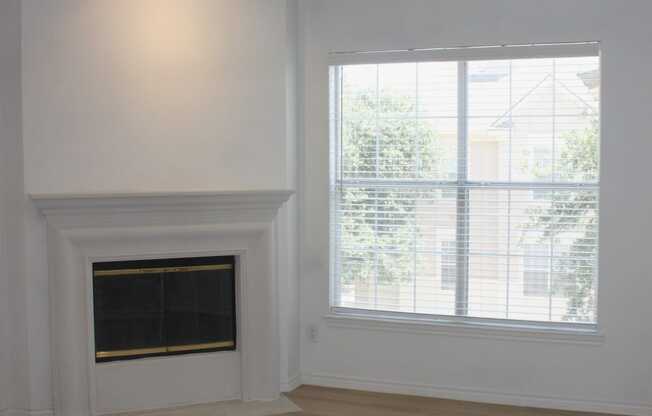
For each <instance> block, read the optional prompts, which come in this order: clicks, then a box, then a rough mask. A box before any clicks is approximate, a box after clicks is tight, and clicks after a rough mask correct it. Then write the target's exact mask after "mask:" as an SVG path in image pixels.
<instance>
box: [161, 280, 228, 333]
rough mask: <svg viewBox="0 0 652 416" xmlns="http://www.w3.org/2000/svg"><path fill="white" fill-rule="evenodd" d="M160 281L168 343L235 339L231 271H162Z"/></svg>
mask: <svg viewBox="0 0 652 416" xmlns="http://www.w3.org/2000/svg"><path fill="white" fill-rule="evenodd" d="M164 284H165V293H166V296H165V305H164V308H165V317H166V321H167V323H166V326H167V327H166V337H167V338H166V341H167V344H168V345H170V346H183V345H193V344H209V343H216V342H227V341H232V340H233V339H234V338H235V315H234V313H233V310H234V302H235V300H234V293H235V290H234V287H233V285H234V279H233V273H232V272H231V270H211V271H192V272H186V273H166V274H165V277H164Z"/></svg>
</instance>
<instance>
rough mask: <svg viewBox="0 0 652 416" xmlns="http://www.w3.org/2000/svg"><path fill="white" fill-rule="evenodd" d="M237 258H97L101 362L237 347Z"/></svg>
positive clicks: (95, 291) (95, 296) (97, 335)
mask: <svg viewBox="0 0 652 416" xmlns="http://www.w3.org/2000/svg"><path fill="white" fill-rule="evenodd" d="M235 296H236V294H235V258H234V257H233V256H216V257H190V258H175V259H156V260H126V261H115V262H102V263H94V264H93V309H94V324H95V328H94V329H95V359H96V362H105V361H114V360H128V359H134V358H142V357H152V356H163V355H176V354H190V353H193V352H206V351H226V350H235V348H236V303H235Z"/></svg>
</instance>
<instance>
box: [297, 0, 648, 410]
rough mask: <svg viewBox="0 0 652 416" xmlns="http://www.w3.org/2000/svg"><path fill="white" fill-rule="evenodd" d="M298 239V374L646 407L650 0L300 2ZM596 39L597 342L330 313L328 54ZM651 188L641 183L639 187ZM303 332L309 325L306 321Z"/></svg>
mask: <svg viewBox="0 0 652 416" xmlns="http://www.w3.org/2000/svg"><path fill="white" fill-rule="evenodd" d="M301 5H302V7H301V11H302V14H303V18H304V25H305V28H304V33H303V36H305V38H304V47H303V50H302V53H303V58H304V59H303V68H302V71H303V72H304V78H305V79H304V82H303V86H304V91H303V100H304V101H305V107H304V111H305V114H304V115H305V117H304V123H305V126H304V130H303V134H304V135H305V142H304V144H303V147H304V148H303V153H302V157H303V170H304V175H303V185H302V193H303V200H302V202H301V203H302V204H303V205H302V206H303V210H302V222H301V237H300V245H301V250H302V257H301V258H302V264H301V276H302V280H301V295H300V298H301V323H302V328H303V331H306V328H307V327H308V326H309V325H317V326H318V327H319V329H320V337H319V342H317V343H313V342H310V341H309V340H308V338H307V337H306V336H303V337H302V346H301V354H302V363H301V368H302V374H303V377H302V380H303V381H304V382H311V383H321V384H331V385H339V386H349V387H364V388H372V389H380V390H390V391H402V392H417V391H418V392H421V393H427V394H433V395H439V396H446V397H457V398H466V399H475V400H489V401H499V402H507V403H521V404H530V405H544V406H561V407H570V408H578V409H600V410H611V411H619V412H623V413H632V414H650V413H652V358H651V357H652V356H651V355H650V351H652V325H650V324H649V322H647V321H648V319H647V318H646V317H649V316H652V304H651V303H650V302H649V294H650V293H652V279H650V270H652V256H650V255H649V246H650V245H649V242H648V238H647V237H646V236H648V235H650V234H652V221H651V220H650V212H652V196H651V195H650V193H649V192H648V191H647V189H649V183H648V180H649V178H650V172H649V166H650V163H649V158H650V155H651V154H652V140H650V134H649V131H650V119H651V117H652V102H651V101H650V96H652V83H650V77H649V72H650V68H652V44H651V43H650V39H652V25H650V22H649V17H650V16H652V3H651V2H649V1H645V0H638V1H636V0H631V1H627V2H619V1H609V0H563V1H562V0H554V1H546V2H542V1H536V0H492V1H485V2H480V1H472V0H458V1H454V2H453V1H433V0H402V1H395V0H356V1H351V0H309V1H308V0H306V1H304V2H302V3H301ZM584 40H599V41H601V42H602V52H603V73H602V75H603V87H602V88H603V93H604V96H603V110H604V113H603V136H602V172H601V175H602V176H601V178H602V184H601V187H602V191H601V226H600V227H601V228H600V235H601V250H600V295H599V296H600V307H599V313H600V318H599V325H600V328H601V329H602V330H603V331H604V333H605V335H606V338H605V341H604V343H602V344H601V345H597V346H595V345H591V346H589V345H581V344H574V343H553V342H547V341H532V342H526V341H516V340H504V339H494V338H473V337H472V338H469V337H464V338H461V337H456V336H451V335H434V334H415V333H409V331H408V332H392V331H390V332H384V331H372V330H365V329H358V330H351V329H342V328H336V327H333V326H329V325H326V324H325V323H324V320H323V319H322V316H323V315H324V314H326V313H327V312H328V211H327V210H328V175H327V170H328V153H329V149H328V119H327V117H328V107H327V105H328V95H327V92H328V90H327V89H328V85H327V80H328V72H327V53H328V52H329V51H350V50H384V49H407V48H427V47H445V46H463V45H487V44H510V43H511V44H515V43H517V44H522V43H530V42H532V43H542V42H564V41H584ZM643 190H645V191H643ZM304 333H305V332H304Z"/></svg>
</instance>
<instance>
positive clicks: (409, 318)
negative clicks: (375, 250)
mask: <svg viewBox="0 0 652 416" xmlns="http://www.w3.org/2000/svg"><path fill="white" fill-rule="evenodd" d="M582 56H596V57H598V65H599V67H601V59H600V52H599V43H598V42H569V43H566V44H545V45H502V46H489V47H470V48H467V47H463V48H435V49H423V50H409V51H391V52H385V51H379V52H375V51H374V52H352V53H350V52H347V53H334V54H332V55H331V59H330V67H331V69H334V71H333V70H331V71H330V76H329V86H332V85H335V84H334V81H335V80H337V79H341V76H340V75H341V74H340V73H339V70H340V69H341V67H342V66H346V65H354V64H379V65H380V64H386V63H399V62H403V63H408V62H409V63H412V62H435V61H441V62H448V61H455V62H457V65H458V77H457V87H458V100H457V101H458V116H457V117H458V126H457V128H458V136H457V152H458V155H457V165H458V169H457V175H456V176H457V177H456V178H455V179H452V178H451V179H450V180H420V181H419V184H420V185H423V186H429V185H431V186H437V187H443V189H448V188H447V187H450V188H451V189H453V190H455V191H456V193H457V195H456V198H455V199H456V205H457V212H458V213H460V212H465V211H467V210H468V208H469V190H470V189H474V188H478V189H483V188H495V189H500V190H508V191H510V190H528V191H531V192H532V193H537V192H545V191H549V190H551V189H552V191H557V190H562V191H563V190H593V191H596V194H597V198H598V199H597V203H598V207H599V194H600V172H598V176H597V178H596V181H595V183H588V182H554V178H551V179H550V180H549V181H546V182H543V181H541V182H532V181H529V182H515V181H476V180H469V179H468V164H467V161H468V157H469V148H468V120H469V118H468V91H467V89H468V85H469V82H468V81H469V79H468V68H467V66H468V62H469V61H474V60H483V61H484V60H504V59H526V58H565V57H582ZM600 74H601V73H600ZM600 76H601V77H602V74H601V75H600ZM337 85H338V87H337V88H330V87H329V100H330V106H329V111H330V112H331V115H332V114H337V113H338V112H339V110H340V109H339V103H340V102H339V101H340V100H339V98H340V95H341V91H340V89H341V87H342V86H341V84H337ZM601 91H602V89H600V99H599V108H598V120H599V123H600V125H599V126H598V131H599V132H600V133H601V123H602V94H601ZM329 127H330V134H329V137H330V175H329V176H330V178H331V181H330V182H331V191H330V198H329V206H330V221H331V227H330V229H331V230H334V229H335V228H336V227H332V224H334V221H335V215H336V196H337V190H336V189H335V188H336V187H334V184H335V183H338V182H339V183H340V184H345V185H358V186H359V185H371V186H376V185H396V183H397V181H396V180H392V179H382V178H366V179H346V180H345V179H342V178H336V175H337V173H338V172H340V170H339V167H340V161H339V160H338V157H337V156H338V154H339V153H338V151H339V150H338V140H337V139H336V137H334V136H337V137H341V128H342V125H341V120H340V119H339V118H338V117H329ZM600 133H599V136H598V140H599V142H598V149H599V148H600V146H601V141H602V138H601V134H600ZM398 182H401V181H400V180H399V181H398ZM553 183H554V184H553ZM598 215H599V214H598ZM460 218H462V219H460ZM465 218H468V216H467V215H457V219H456V235H458V236H459V235H464V234H465V233H466V232H467V230H468V227H469V224H468V219H467V220H465ZM598 218H599V217H598ZM598 223H599V220H598ZM597 233H598V246H597V248H596V251H597V254H596V272H595V273H596V277H595V295H596V299H597V297H598V293H599V290H598V286H599V284H598V281H599V270H597V269H598V267H597V264H598V263H599V230H598V231H597ZM330 234H331V235H330V265H331V267H330V273H329V274H330V276H329V277H330V296H329V307H330V311H331V314H330V315H328V316H329V317H331V318H333V317H335V318H337V317H342V316H349V317H352V318H355V319H360V317H363V318H365V319H367V318H374V319H380V320H386V319H389V320H390V321H392V322H395V321H397V320H398V321H401V320H404V321H405V322H412V323H418V324H422V323H424V322H427V323H430V324H432V323H435V324H437V323H439V324H444V325H450V324H453V325H461V324H464V325H466V324H470V325H471V326H476V325H480V326H485V325H488V326H491V327H494V328H495V327H503V328H511V329H517V330H518V329H519V328H528V329H532V328H536V329H544V330H561V331H562V332H565V331H572V332H576V333H579V334H593V335H595V334H597V333H598V323H599V314H598V305H599V302H597V303H596V306H595V312H594V314H595V315H594V316H595V320H594V321H593V322H589V323H585V322H557V321H528V320H522V319H511V318H505V319H500V318H482V317H474V316H468V315H467V312H468V296H469V293H468V283H469V273H468V270H469V264H468V259H469V256H468V250H469V248H468V240H465V239H459V238H457V239H456V242H457V280H456V289H455V297H456V307H455V314H454V315H437V314H425V313H406V312H392V311H384V310H370V309H358V308H349V307H342V306H337V305H338V304H339V301H338V300H337V299H338V298H337V297H338V295H339V291H338V290H337V281H338V279H337V276H336V275H335V273H336V270H337V269H336V267H335V251H336V250H337V241H339V236H338V235H337V233H336V232H331V233H330ZM442 249H443V245H442ZM524 257H525V256H524ZM442 266H443V265H442ZM548 273H550V272H548ZM549 279H550V276H549ZM442 284H443V276H442ZM523 284H525V282H523ZM549 286H551V285H550V282H549ZM552 292H553V290H552V288H551V287H549V294H548V296H553V293H552Z"/></svg>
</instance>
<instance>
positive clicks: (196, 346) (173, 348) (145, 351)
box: [95, 341, 235, 358]
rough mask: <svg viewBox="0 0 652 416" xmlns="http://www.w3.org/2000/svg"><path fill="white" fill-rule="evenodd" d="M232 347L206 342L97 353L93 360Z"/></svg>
mask: <svg viewBox="0 0 652 416" xmlns="http://www.w3.org/2000/svg"><path fill="white" fill-rule="evenodd" d="M234 345H235V343H234V342H233V341H219V342H206V343H203V344H190V345H171V346H169V347H154V348H134V349H129V350H115V351H98V352H96V353H95V358H114V357H129V356H134V355H149V354H162V353H166V352H184V351H197V350H208V349H212V348H228V347H233V346H234Z"/></svg>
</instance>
